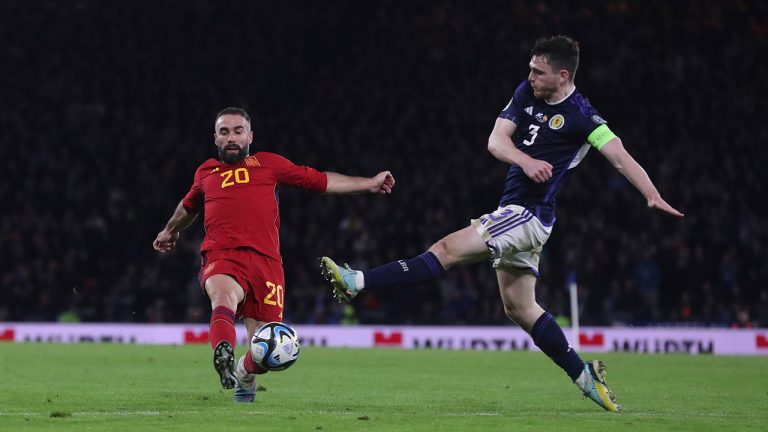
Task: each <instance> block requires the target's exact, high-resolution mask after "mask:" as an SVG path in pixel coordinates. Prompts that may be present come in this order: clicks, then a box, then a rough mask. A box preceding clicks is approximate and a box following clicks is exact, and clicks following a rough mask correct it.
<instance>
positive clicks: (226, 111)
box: [216, 107, 251, 125]
mask: <svg viewBox="0 0 768 432" xmlns="http://www.w3.org/2000/svg"><path fill="white" fill-rule="evenodd" d="M227 114H231V115H239V116H240V117H242V118H244V119H245V121H247V122H248V124H249V125H250V124H251V116H249V115H248V113H247V112H245V110H244V109H242V108H237V107H227V108H224V109H223V110H221V111H219V113H218V114H216V120H219V117H221V116H223V115H227Z"/></svg>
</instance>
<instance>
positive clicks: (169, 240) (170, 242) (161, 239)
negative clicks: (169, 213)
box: [152, 230, 179, 253]
mask: <svg viewBox="0 0 768 432" xmlns="http://www.w3.org/2000/svg"><path fill="white" fill-rule="evenodd" d="M178 239H179V233H170V232H168V231H166V230H162V231H160V232H159V233H158V234H157V238H155V241H154V242H152V247H153V248H155V250H156V251H158V252H160V253H166V252H168V251H169V250H171V249H173V248H174V247H176V240H178Z"/></svg>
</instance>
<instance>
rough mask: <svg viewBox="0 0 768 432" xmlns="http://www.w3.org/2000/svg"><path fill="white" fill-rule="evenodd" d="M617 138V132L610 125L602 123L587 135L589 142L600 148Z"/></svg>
mask: <svg viewBox="0 0 768 432" xmlns="http://www.w3.org/2000/svg"><path fill="white" fill-rule="evenodd" d="M614 138H616V134H615V133H613V131H612V130H611V129H610V128H609V127H608V125H605V124H602V125H600V126H598V127H597V129H595V130H593V131H592V133H591V134H589V136H588V137H587V142H588V143H589V145H591V146H592V147H594V148H596V149H597V150H600V149H601V148H603V146H604V145H605V144H607V143H608V141H610V140H612V139H614Z"/></svg>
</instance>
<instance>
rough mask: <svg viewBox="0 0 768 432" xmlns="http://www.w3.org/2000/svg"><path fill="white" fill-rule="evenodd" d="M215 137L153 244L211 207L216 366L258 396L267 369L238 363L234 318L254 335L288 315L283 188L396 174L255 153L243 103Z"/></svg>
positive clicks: (351, 184) (208, 269) (227, 384)
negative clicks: (214, 151) (328, 167)
mask: <svg viewBox="0 0 768 432" xmlns="http://www.w3.org/2000/svg"><path fill="white" fill-rule="evenodd" d="M214 140H215V143H216V146H217V147H218V150H219V159H218V160H216V159H213V158H211V159H208V160H207V161H205V162H204V163H203V164H202V165H200V167H198V168H197V171H196V172H195V178H194V181H193V183H192V187H191V188H190V189H189V192H187V195H186V196H185V197H184V199H182V201H181V202H180V203H179V205H178V206H177V207H176V210H175V211H174V213H173V216H171V219H170V220H169V221H168V223H167V224H166V225H165V228H163V230H162V231H160V233H158V234H157V238H156V239H155V241H154V242H153V247H154V248H155V250H157V251H159V252H162V253H165V252H168V251H169V250H171V249H172V248H173V247H174V246H175V245H176V241H177V240H178V238H179V233H180V232H181V231H182V230H184V229H185V228H187V227H188V226H189V225H190V224H191V223H192V222H193V221H194V220H195V218H196V217H197V215H198V214H199V213H200V211H201V210H203V211H204V219H205V220H204V224H205V233H206V234H205V238H204V239H203V242H202V245H201V246H200V253H201V255H202V266H201V269H200V283H201V285H202V287H203V289H204V290H205V292H206V293H207V295H208V297H209V298H210V300H211V308H212V313H211V321H210V343H211V347H212V348H213V350H214V356H213V364H214V368H215V369H216V371H217V372H218V374H219V377H220V380H221V385H222V386H223V387H224V388H232V387H235V386H236V387H237V388H236V390H235V401H237V402H252V401H253V400H254V397H255V394H256V380H255V378H256V375H257V374H262V373H265V372H266V371H265V370H262V369H261V368H260V367H259V366H258V365H257V364H255V362H254V361H253V359H252V358H251V353H250V350H246V353H245V355H243V356H242V357H240V359H239V360H238V361H237V364H235V352H234V348H235V317H239V318H242V319H243V322H244V323H245V326H246V329H247V331H248V337H249V339H250V338H251V337H252V336H253V334H254V332H255V331H256V329H258V328H259V327H260V326H262V325H263V324H265V323H267V322H270V321H282V319H283V299H284V290H285V280H284V277H283V262H282V257H281V256H280V241H279V238H278V231H279V229H280V212H279V210H278V198H277V188H278V187H280V186H291V187H297V188H301V189H305V190H308V191H313V192H321V193H331V194H343V193H356V192H371V193H380V194H389V193H391V192H392V188H393V187H394V185H395V179H394V177H393V176H392V174H390V172H389V171H382V172H380V173H378V174H377V175H376V176H375V177H371V178H364V177H351V176H346V175H342V174H338V173H332V172H320V171H318V170H316V169H314V168H311V167H308V166H299V165H295V164H294V163H293V162H291V161H289V160H288V159H286V158H284V157H282V156H280V155H277V154H274V153H269V152H256V153H254V154H253V155H249V146H250V144H251V143H252V142H253V131H252V130H251V119H250V116H249V115H248V113H247V112H245V111H244V110H242V109H240V108H226V109H224V110H222V111H221V112H219V114H218V115H217V116H216V129H215V131H214Z"/></svg>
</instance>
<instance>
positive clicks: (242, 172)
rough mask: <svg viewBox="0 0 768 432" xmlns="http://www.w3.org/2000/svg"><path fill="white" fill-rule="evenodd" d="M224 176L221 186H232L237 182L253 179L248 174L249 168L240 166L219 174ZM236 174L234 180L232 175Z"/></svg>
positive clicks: (246, 181)
mask: <svg viewBox="0 0 768 432" xmlns="http://www.w3.org/2000/svg"><path fill="white" fill-rule="evenodd" d="M219 175H220V176H221V177H222V180H221V188H222V189H224V188H225V187H229V186H232V185H233V184H235V183H248V182H249V181H251V177H250V175H249V174H248V170H247V169H245V168H238V169H236V170H228V171H224V172H223V173H221V174H219ZM233 176H234V181H232V177H233Z"/></svg>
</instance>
